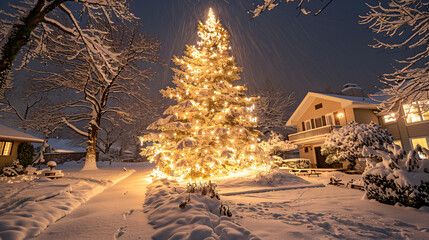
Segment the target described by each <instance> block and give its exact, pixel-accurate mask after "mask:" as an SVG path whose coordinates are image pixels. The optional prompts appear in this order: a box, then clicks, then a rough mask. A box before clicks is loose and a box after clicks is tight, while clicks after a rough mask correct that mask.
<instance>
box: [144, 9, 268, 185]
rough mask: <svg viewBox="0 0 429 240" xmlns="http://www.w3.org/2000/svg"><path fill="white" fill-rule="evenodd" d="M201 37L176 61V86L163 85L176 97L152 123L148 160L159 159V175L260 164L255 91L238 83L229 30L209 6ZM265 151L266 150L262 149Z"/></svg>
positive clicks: (193, 175)
mask: <svg viewBox="0 0 429 240" xmlns="http://www.w3.org/2000/svg"><path fill="white" fill-rule="evenodd" d="M198 36H199V39H200V41H199V42H198V44H197V46H187V50H186V51H185V55H184V56H183V57H182V58H178V57H175V58H174V59H173V61H174V62H175V64H176V65H178V66H179V68H173V71H174V76H173V83H174V84H175V87H174V88H170V87H168V88H167V89H165V90H161V93H162V94H163V96H164V97H167V98H170V99H174V100H175V101H177V104H176V105H173V106H170V107H169V108H168V109H167V110H166V111H165V112H164V115H167V116H166V117H165V118H161V119H159V120H157V121H155V122H154V123H152V124H151V125H150V126H149V127H148V128H149V129H151V130H158V131H161V132H160V133H157V134H149V135H146V136H145V137H144V138H143V139H144V140H146V141H153V142H154V143H155V144H154V146H153V147H151V149H150V150H151V151H150V157H149V160H151V161H154V162H156V163H157V168H156V170H154V174H153V175H154V176H155V177H171V178H176V179H181V180H205V179H209V178H212V177H219V176H225V175H229V174H230V173H234V172H238V171H243V170H244V169H247V168H250V167H257V166H258V165H259V163H260V162H261V157H259V156H258V155H257V153H260V149H259V148H258V147H257V141H258V136H259V134H260V133H259V132H258V131H257V130H255V127H256V126H257V120H256V117H254V116H253V113H252V112H253V110H254V108H255V105H254V102H255V101H256V100H257V98H255V97H246V96H245V94H244V91H245V90H246V87H245V86H238V85H237V86H234V85H233V84H232V82H234V81H236V80H239V79H240V76H239V73H240V72H241V68H239V67H237V66H236V63H235V61H234V58H233V57H232V56H231V55H230V50H231V47H230V46H229V41H228V38H229V34H228V32H227V31H226V30H225V29H224V28H223V27H222V25H221V24H220V22H219V20H218V19H216V17H215V15H214V14H213V11H212V10H211V9H210V11H209V17H208V19H207V21H206V22H205V24H203V23H202V22H200V23H199V25H198ZM261 156H262V155H261Z"/></svg>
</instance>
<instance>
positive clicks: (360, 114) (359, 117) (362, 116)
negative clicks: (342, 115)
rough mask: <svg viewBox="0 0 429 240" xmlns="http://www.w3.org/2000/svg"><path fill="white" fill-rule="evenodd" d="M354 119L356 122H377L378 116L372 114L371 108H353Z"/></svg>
mask: <svg viewBox="0 0 429 240" xmlns="http://www.w3.org/2000/svg"><path fill="white" fill-rule="evenodd" d="M353 112H354V119H355V121H356V122H358V123H370V122H374V123H377V124H378V123H379V121H378V117H377V116H376V115H375V114H374V110H371V109H359V108H355V109H353Z"/></svg>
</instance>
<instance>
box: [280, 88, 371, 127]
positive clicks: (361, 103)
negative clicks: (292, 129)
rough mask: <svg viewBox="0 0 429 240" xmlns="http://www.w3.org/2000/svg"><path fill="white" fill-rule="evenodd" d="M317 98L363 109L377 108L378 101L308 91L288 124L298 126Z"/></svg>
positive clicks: (343, 106)
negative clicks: (299, 120)
mask: <svg viewBox="0 0 429 240" xmlns="http://www.w3.org/2000/svg"><path fill="white" fill-rule="evenodd" d="M316 98H322V99H326V100H330V101H334V102H339V103H341V107H342V108H363V109H377V104H378V102H376V101H374V100H372V99H371V98H366V97H355V96H345V95H338V94H328V93H315V92H308V93H307V95H306V96H305V97H304V99H303V100H302V102H301V103H300V104H299V106H298V107H297V108H296V110H295V112H294V113H293V114H292V116H291V117H290V118H289V120H288V121H287V122H286V126H296V125H297V122H298V119H299V118H300V117H301V116H302V114H303V113H304V111H305V110H306V109H307V108H308V107H310V105H311V103H312V102H313V101H314V99H316Z"/></svg>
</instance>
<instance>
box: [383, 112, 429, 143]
mask: <svg viewBox="0 0 429 240" xmlns="http://www.w3.org/2000/svg"><path fill="white" fill-rule="evenodd" d="M402 116H403V115H401V117H399V118H398V120H397V121H396V122H395V123H388V124H385V123H384V121H383V120H382V118H381V117H380V122H381V123H382V124H381V125H382V126H383V127H384V128H386V129H387V130H389V132H390V134H392V137H393V139H395V140H401V143H402V148H403V149H404V150H405V151H409V150H411V149H412V146H411V138H416V137H428V136H429V121H422V122H417V123H407V122H406V120H405V118H403V117H402Z"/></svg>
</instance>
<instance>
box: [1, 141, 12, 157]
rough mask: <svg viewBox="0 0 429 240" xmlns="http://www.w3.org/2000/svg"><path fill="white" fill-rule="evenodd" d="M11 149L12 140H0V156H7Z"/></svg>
mask: <svg viewBox="0 0 429 240" xmlns="http://www.w3.org/2000/svg"><path fill="white" fill-rule="evenodd" d="M11 151H12V142H0V156H9V155H10V152H11Z"/></svg>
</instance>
